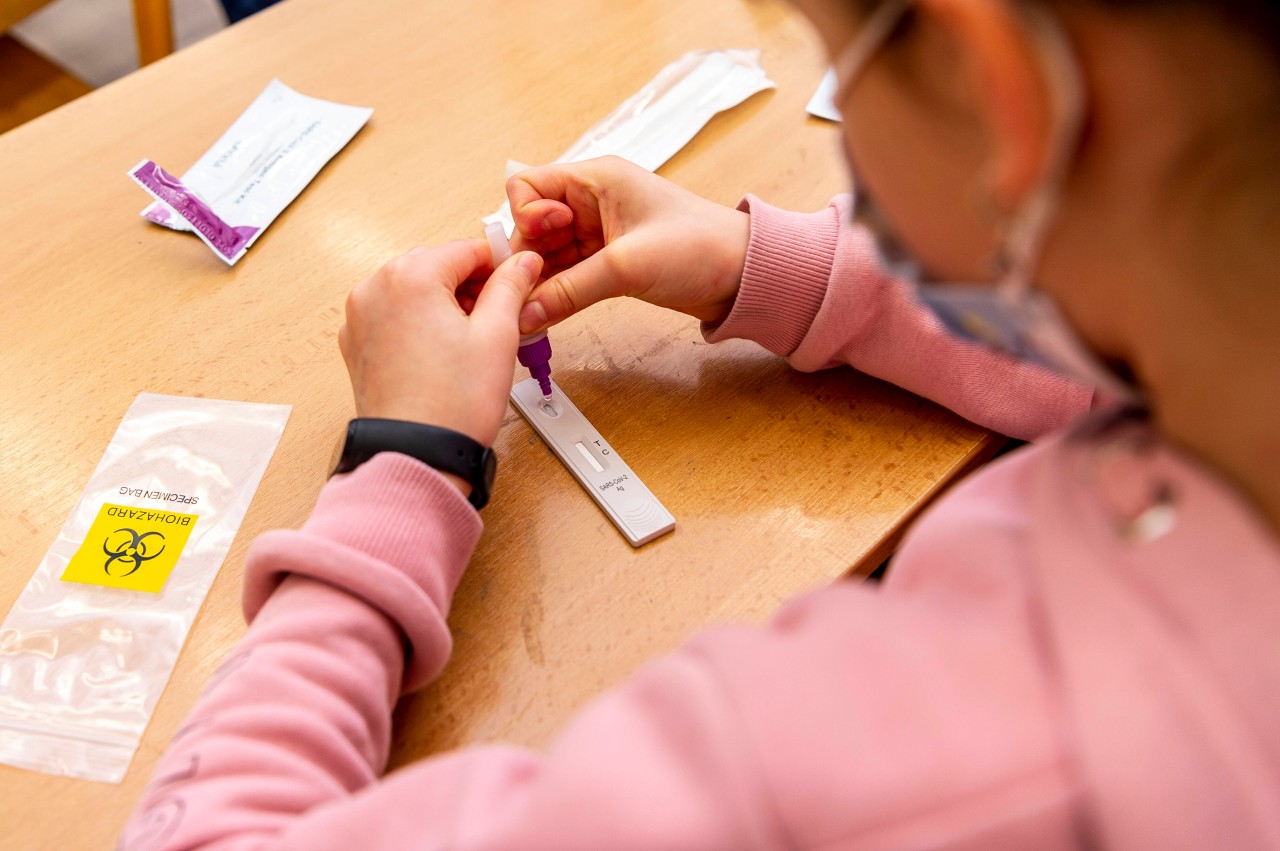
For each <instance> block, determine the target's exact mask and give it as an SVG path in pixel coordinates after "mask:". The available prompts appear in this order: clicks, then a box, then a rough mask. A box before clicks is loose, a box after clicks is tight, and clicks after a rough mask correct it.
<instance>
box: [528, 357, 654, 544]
mask: <svg viewBox="0 0 1280 851" xmlns="http://www.w3.org/2000/svg"><path fill="white" fill-rule="evenodd" d="M553 384H554V382H553ZM511 402H512V404H514V405H515V406H516V410H517V411H519V412H520V415H521V416H523V417H524V418H525V419H526V420H528V421H529V425H531V426H533V430H534V431H536V432H537V433H538V434H539V435H540V436H541V437H542V439H543V440H544V441H546V444H547V446H549V447H551V451H552V452H554V453H555V454H556V456H557V457H558V458H559V459H560V461H561V462H562V463H563V464H564V465H565V466H566V467H568V468H569V472H570V473H572V474H573V477H574V478H575V479H577V480H578V484H580V485H582V487H583V488H585V489H586V491H587V493H589V494H591V498H592V499H594V500H595V501H596V505H598V506H600V508H601V510H602V511H604V513H605V514H607V515H608V516H609V519H610V520H612V521H613V525H615V526H617V527H618V531H619V532H621V533H622V535H623V537H624V538H626V539H627V542H628V543H629V544H631V546H633V547H638V546H640V545H641V544H647V543H648V542H649V541H652V540H653V539H654V538H657V537H659V536H661V535H665V534H666V533H667V532H670V531H671V530H672V529H674V528H676V519H675V518H674V517H672V516H671V512H670V511H667V509H666V508H665V507H664V506H663V505H662V503H660V502H658V500H657V499H656V498H655V497H654V495H653V493H652V492H651V491H650V490H649V489H648V488H647V487H645V484H644V482H642V481H640V478H639V476H637V475H636V474H635V473H634V472H633V471H632V469H631V468H630V467H628V466H627V464H626V462H625V461H623V460H622V459H621V458H619V457H618V453H616V452H614V451H613V447H612V446H610V445H609V444H608V443H606V442H605V440H604V438H603V437H601V436H600V433H599V432H598V431H596V430H595V429H594V428H592V426H591V423H589V422H588V421H587V418H586V417H584V416H583V415H582V412H581V411H579V410H578V409H577V408H576V407H574V405H573V403H572V402H570V401H569V397H567V396H565V395H564V391H563V390H561V389H560V387H559V386H558V385H555V387H554V392H553V393H552V394H551V399H550V400H547V399H544V398H543V395H542V390H541V389H540V388H539V387H538V382H537V381H535V380H534V379H532V378H530V379H528V380H527V381H522V382H520V383H519V384H517V385H516V386H515V387H512V388H511Z"/></svg>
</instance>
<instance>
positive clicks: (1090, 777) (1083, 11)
mask: <svg viewBox="0 0 1280 851" xmlns="http://www.w3.org/2000/svg"><path fill="white" fill-rule="evenodd" d="M799 5H800V6H801V7H802V8H803V9H804V11H805V12H806V14H808V15H809V16H810V17H811V18H812V19H813V20H814V22H815V23H816V24H817V25H818V27H819V30H820V31H821V33H822V37H823V38H824V40H825V41H826V43H827V46H828V48H829V49H830V51H831V55H832V57H833V58H834V60H835V63H836V67H837V71H838V75H839V77H840V91H839V94H838V96H837V105H838V106H839V107H840V108H841V109H842V110H843V111H844V113H845V115H846V117H847V121H846V122H845V125H844V137H845V143H846V147H847V149H848V152H849V155H850V163H851V165H852V166H853V167H854V168H856V170H857V174H858V178H859V180H858V199H857V201H856V206H853V207H852V208H851V204H854V203H855V202H851V200H850V199H849V198H839V199H837V200H836V201H835V202H834V203H833V205H832V206H831V207H829V208H828V209H827V210H825V211H822V212H820V213H815V214H811V215H799V214H792V213H784V212H782V211H779V210H775V209H772V208H770V207H768V206H767V205H765V204H763V203H762V202H760V201H759V200H757V199H753V198H749V199H747V200H746V201H744V202H743V204H742V205H740V209H738V210H729V209H726V208H721V207H718V206H716V205H713V204H711V203H709V202H706V201H703V200H702V199H698V198H696V197H693V196H691V195H689V194H688V193H685V192H683V191H682V190H680V189H678V188H676V187H674V186H672V185H671V184H669V183H666V182H665V181H663V180H661V179H660V178H657V177H654V176H651V175H649V174H647V173H645V172H642V171H640V170H639V169H636V168H633V167H630V166H628V165H626V164H625V163H622V162H620V161H617V160H603V161H595V162H588V163H581V164H578V165H573V166H550V167H546V168H540V169H534V170H532V171H530V172H526V173H525V174H523V175H520V176H518V177H516V178H515V179H514V180H513V181H512V182H511V183H510V184H509V186H508V193H509V196H510V198H511V201H512V207H513V210H514V212H515V215H516V221H517V224H518V227H519V230H520V233H521V240H522V241H521V245H522V247H524V248H527V249H532V250H530V251H522V252H521V253H520V254H518V255H517V256H516V257H514V258H512V259H511V260H509V261H507V262H506V263H504V264H502V265H501V266H500V267H499V268H498V269H496V270H492V272H491V270H490V268H489V266H488V263H487V259H486V256H487V255H486V249H485V246H484V244H483V243H482V242H479V241H468V242H458V243H453V244H450V245H447V246H444V247H442V248H438V249H418V250H416V251H414V252H410V254H408V255H405V256H404V257H401V258H399V259H397V260H394V261H392V262H391V263H390V264H388V265H387V266H386V267H385V268H384V269H383V270H381V271H380V272H379V273H377V274H376V275H375V276H374V277H373V278H371V279H369V280H367V281H365V282H363V283H361V284H360V285H358V286H357V287H356V289H355V290H354V291H353V292H352V295H351V298H350V300H349V303H348V311H347V324H346V326H345V327H344V328H343V330H342V333H341V335H340V344H341V346H342V350H343V354H344V356H345V358H346V360H347V365H348V368H349V370H350V373H351V380H352V385H353V388H354V393H355V399H356V407H357V411H358V413H359V415H360V416H361V417H376V418H386V419H393V420H401V421H406V422H408V423H427V424H431V425H434V426H437V427H442V428H444V429H448V430H449V432H447V433H441V432H429V433H428V432H421V433H417V434H419V436H420V437H421V440H420V442H419V443H415V444H412V445H411V446H410V449H411V451H414V452H417V451H418V450H419V448H421V451H422V454H424V455H427V456H430V452H431V451H432V448H433V447H434V446H436V445H437V444H436V443H435V442H434V441H436V439H437V438H436V437H432V436H431V435H438V434H444V435H445V437H443V438H440V439H441V440H444V439H448V440H459V439H461V440H462V441H464V442H465V441H470V442H472V443H474V444H476V445H479V446H487V445H489V444H490V443H491V442H492V441H493V438H494V436H495V435H496V434H497V430H498V426H499V423H500V421H501V419H502V416H503V412H504V410H505V405H506V393H507V390H508V388H509V380H510V377H511V364H512V361H513V358H514V354H515V347H516V338H517V334H518V332H519V331H525V332H528V331H531V330H534V329H536V328H539V327H544V326H546V325H547V324H550V323H554V322H556V321H559V320H561V319H563V318H564V317H565V316H568V315H569V314H571V313H573V312H575V311H577V310H581V309H583V308H586V307H587V306H588V305H590V304H592V303H594V302H596V301H599V300H601V299H603V298H606V297H611V296H619V295H631V296H635V297H639V298H643V299H646V300H648V301H651V302H653V303H655V304H659V305H664V306H667V307H671V308H673V309H677V310H682V311H684V312H686V313H689V314H691V315H692V316H694V317H696V318H698V319H701V320H703V321H704V323H706V324H705V326H704V331H705V333H706V335H707V336H708V338H709V339H711V340H718V339H721V338H725V337H729V336H744V337H749V338H751V339H755V340H757V341H758V342H760V343H761V344H762V345H764V346H766V347H768V348H769V349H771V350H772V351H774V352H777V353H779V354H781V355H785V356H787V357H788V358H789V359H790V360H791V362H792V363H793V364H794V365H795V366H797V367H798V368H800V369H820V368H825V367H829V366H833V365H836V364H841V363H847V364H851V365H853V366H855V367H857V368H859V369H863V370H865V371H868V372H872V373H874V374H876V375H879V376H881V377H884V378H888V379H890V380H893V381H896V382H898V383H900V384H902V385H903V386H905V387H908V388H909V389H912V390H915V391H916V392H919V393H921V394H923V395H926V396H930V397H932V398H934V399H937V400H939V401H941V402H943V403H945V404H947V405H949V406H951V407H952V408H954V409H955V410H957V411H959V412H960V413H962V414H964V415H965V416H968V417H970V418H972V419H974V420H976V421H978V422H981V423H983V424H985V425H988V426H991V427H994V428H998V429H1000V430H1002V431H1004V432H1007V433H1010V434H1014V435H1017V436H1021V437H1027V438H1032V437H1038V436H1040V435H1043V434H1045V433H1046V432H1048V431H1051V430H1059V433H1058V434H1056V435H1055V436H1053V437H1051V438H1048V439H1046V440H1044V441H1041V442H1038V443H1036V444H1034V445H1032V446H1029V447H1026V448H1024V449H1022V450H1019V451H1018V452H1016V453H1013V454H1012V455H1011V456H1009V457H1008V458H1006V459H1003V460H1002V461H1001V462H999V463H997V464H993V465H992V466H991V467H989V468H988V469H986V470H984V471H982V472H981V473H979V474H976V475H974V476H972V477H971V478H970V479H969V480H967V481H966V482H965V483H963V484H962V485H960V486H959V487H957V488H956V489H955V490H954V491H953V492H951V493H950V494H948V495H947V496H946V497H945V498H944V499H942V500H941V501H940V502H939V503H938V504H937V505H936V506H935V507H934V508H933V509H932V510H930V511H929V512H927V514H926V516H924V517H923V518H922V519H921V520H920V521H919V522H918V523H917V524H916V526H915V528H914V529H913V531H912V533H911V534H910V535H909V536H908V539H907V541H906V542H905V544H904V545H903V547H902V549H901V550H900V552H899V554H898V556H897V558H896V560H895V566H894V570H893V571H892V572H891V573H890V575H889V577H888V579H887V581H886V582H885V583H884V586H883V587H882V588H878V589H877V588H871V587H864V586H860V585H856V584H852V583H837V584H835V585H833V586H832V587H830V588H827V589H824V590H822V591H819V592H816V593H813V594H810V595H808V596H806V597H804V598H803V599H800V600H798V601H795V602H793V603H791V604H789V605H788V606H786V607H785V608H784V609H783V611H782V612H781V613H780V614H779V615H778V617H777V618H776V620H775V621H774V622H773V624H772V625H771V626H769V627H767V628H764V629H756V628H746V627H729V628H721V629H716V630H712V631H709V632H708V633H706V634H704V635H702V636H700V637H697V638H695V639H693V640H692V641H691V642H690V643H689V644H688V645H686V646H685V648H683V649H682V650H681V651H680V652H678V653H676V654H674V655H672V656H671V657H669V658H666V659H663V660H660V661H657V662H655V663H653V664H651V665H650V666H648V667H647V668H646V669H644V670H643V671H642V672H641V673H640V674H638V675H637V676H636V677H635V678H634V679H633V680H632V681H630V682H629V683H627V684H625V685H623V686H622V687H621V688H618V689H616V690H615V691H613V692H611V693H609V694H606V695H604V696H603V697H601V698H600V699H599V700H597V701H596V702H595V703H594V704H592V705H591V706H589V707H588V708H586V709H585V710H584V711H583V712H582V713H581V714H580V716H579V717H578V718H577V719H576V720H575V721H573V722H572V723H571V724H570V725H569V726H568V728H567V729H566V730H565V731H564V732H563V733H562V735H561V736H560V737H559V739H558V740H557V742H556V743H555V745H554V746H553V747H551V748H550V749H549V751H548V753H546V754H545V755H538V754H532V753H528V752H525V751H521V750H518V749H515V748H507V747H494V746H490V747H476V748H469V749H466V750H463V751H460V752H458V753H453V754H446V755H441V756H439V757H436V758H434V759H430V760H426V761H423V762H421V763H418V764H416V765H414V766H411V767H408V768H406V769H404V770H402V771H399V772H397V773H396V774H395V775H393V776H392V777H389V778H387V779H386V780H382V781H380V780H379V779H378V775H379V773H380V772H381V770H382V769H383V767H384V765H385V761H386V757H387V749H388V742H389V726H390V712H391V709H392V707H393V705H394V703H395V700H396V698H397V696H398V695H399V694H401V693H402V692H404V691H408V690H412V689H416V688H419V687H421V686H422V685H424V684H425V683H427V682H429V681H430V680H431V679H432V678H433V677H435V676H436V675H437V674H438V673H439V671H440V670H441V668H442V667H443V665H444V662H445V659H446V658H447V656H448V653H449V646H450V642H449V634H448V630H447V627H446V625H445V617H446V614H447V612H448V607H449V601H450V597H451V594H452V591H453V588H454V587H455V585H456V583H457V581H458V579H459V577H460V575H461V573H462V571H463V569H464V568H465V565H466V561H467V559H468V557H469V555H470V553H471V551H472V548H473V546H474V544H475V541H476V539H477V537H478V536H479V534H480V520H479V517H478V515H477V513H476V511H475V510H474V509H473V508H472V507H471V505H469V504H468V497H471V498H473V499H474V500H475V501H476V502H482V501H483V491H484V490H485V488H486V486H487V482H486V481H485V480H484V479H483V477H477V476H476V475H475V474H474V472H473V471H470V470H468V469H462V468H458V469H454V470H451V471H446V472H437V471H436V470H435V469H433V468H432V467H430V466H428V465H427V464H424V463H423V462H421V461H420V460H416V459H415V458H411V457H407V456H406V455H404V454H399V453H397V452H392V451H382V452H376V449H377V448H378V447H377V446H374V447H373V450H374V451H366V452H365V453H364V455H371V457H368V458H367V459H366V458H365V457H364V455H361V454H360V453H355V455H353V456H352V457H349V458H348V459H347V460H348V461H350V462H351V463H349V464H347V466H348V467H350V466H354V471H352V472H348V473H345V474H343V475H339V476H335V477H334V479H333V480H332V481H331V482H330V483H329V485H328V486H327V487H326V488H325V490H324V491H323V493H322V494H321V496H320V498H319V501H318V503H317V505H316V509H315V512H314V513H313V515H312V517H311V519H310V520H309V521H308V522H307V524H306V525H305V526H304V527H303V528H302V529H301V530H299V531H279V532H273V533H270V534H267V535H265V536H263V537H262V538H261V539H259V540H258V541H257V542H256V543H255V545H254V547H253V549H252V551H251V553H250V556H249V560H248V565H247V575H246V588H245V607H246V613H247V615H248V617H249V618H250V620H251V622H252V626H251V628H250V630H249V633H248V635H247V636H246V637H245V639H244V641H243V643H242V644H241V646H240V648H239V649H238V650H237V651H236V652H235V653H233V654H232V656H231V657H230V658H229V659H228V660H227V662H226V663H224V665H223V667H222V668H221V670H220V672H219V674H218V676H217V677H216V678H215V680H214V682H213V683H212V684H211V685H210V687H209V689H208V691H207V692H206V694H205V695H204V696H203V697H202V698H201V700H200V702H199V703H198V704H197V706H196V707H195V709H194V710H193V712H192V715H191V718H190V719H189V721H188V723H187V724H186V726H185V727H184V728H183V729H182V730H181V731H180V732H179V734H178V735H177V736H176V737H175V739H174V742H173V744H172V745H171V746H170V749H169V751H168V753H167V754H166V755H165V757H164V758H163V759H162V761H161V763H160V765H159V767H158V768H157V771H156V776H155V779H154V781H153V783H152V786H151V788H150V789H149V790H148V792H147V794H146V796H145V798H144V800H143V801H142V803H141V804H140V806H139V809H138V812H137V813H136V814H135V816H134V818H133V820H132V821H131V823H130V825H129V827H128V828H127V830H126V833H125V836H124V838H123V840H122V847H124V848H126V849H138V848H193V847H218V848H304V849H321V848H342V849H349V848H360V849H375V848H388V849H390V848H451V849H500V848H512V849H515V848H519V849H530V848H548V849H569V848H582V849H626V848H636V849H671V848H724V849H746V848H761V849H763V848H823V849H828V848H829V849H836V848H947V849H960V848H973V849H976V848H983V849H993V848H1036V849H1058V848H1063V849H1065V848H1098V847H1106V848H1113V849H1137V848H1141V849H1162V850H1163V849H1175V848H1230V849H1255V848H1280V723H1278V722H1277V718H1278V717H1280V715H1278V712H1280V654H1277V653H1276V652H1275V647H1274V638H1275V631H1274V627H1273V624H1274V622H1275V613H1276V612H1277V611H1278V610H1280V547H1278V546H1277V542H1276V531H1277V528H1280V475H1277V474H1278V473H1280V428H1277V426H1278V425H1280V410H1277V408H1278V406H1280V394H1277V392H1276V388H1277V387H1280V351H1277V350H1278V349H1280V334H1277V325H1278V321H1277V320H1278V319H1280V287H1277V286H1276V282H1275V281H1276V278H1275V276H1276V271H1275V270H1276V269H1277V268H1278V265H1277V259H1280V258H1277V254H1280V215H1278V214H1277V209H1278V207H1277V198H1278V197H1280V194H1278V193H1277V189H1278V188H1280V166H1278V164H1280V150H1277V149H1278V148H1280V133H1277V132H1276V130H1277V127H1276V125H1277V123H1280V109H1277V107H1276V104H1277V103H1280V100H1278V95H1280V65H1278V64H1277V59H1276V56H1277V53H1276V50H1277V47H1276V45H1277V42H1278V41H1280V24H1278V23H1277V15H1276V12H1275V9H1274V8H1273V6H1272V4H1271V2H1270V0H1220V2H1216V3H1215V2H1207V0H1206V2H1195V0H1185V2H1171V3H1155V2H1141V0H1078V2H1067V0H1056V2H1054V1H1053V0H1050V1H1049V2H1035V0H916V2H915V3H908V2H899V0H867V2H865V3H861V2H852V0H802V1H801V2H800V4H799ZM850 213H852V215H853V217H854V218H856V219H857V221H859V222H860V223H861V224H856V225H855V224H851V223H849V222H848V219H849V217H850ZM876 253H879V254H880V255H881V256H882V257H883V259H884V261H885V263H886V264H888V267H889V268H892V269H893V270H894V271H895V272H896V273H897V274H896V276H888V275H885V274H883V273H882V272H880V271H879V270H878V269H877V268H876V265H875V262H874V259H873V258H874V256H875V254H876ZM544 263H545V268H544ZM920 270H923V271H920ZM544 273H545V274H544ZM540 275H542V277H543V280H542V281H541V283H538V284H537V285H536V287H535V282H536V281H538V280H539V276H540ZM939 279H945V280H953V281H963V282H970V283H969V284H968V285H961V286H956V285H946V284H941V283H939V282H938V281H939ZM939 320H941V321H939ZM518 326H519V327H518ZM975 336H977V337H981V338H982V340H983V341H984V342H975V341H974V340H972V339H970V338H972V337H975ZM992 346H998V347H1000V348H1003V349H1005V350H1006V351H1008V352H1010V353H1011V354H1002V353H999V352H997V351H996V350H995V348H992ZM460 360H465V361H466V362H467V363H468V364H469V368H468V370H466V376H465V379H464V378H463V377H462V376H461V375H460V374H459V373H460V372H461V371H459V370H451V369H441V368H435V366H436V365H437V364H444V363H456V362H458V361H460ZM1028 361H1034V362H1028ZM1046 367H1049V368H1046ZM1051 370H1052V371H1051ZM1063 374H1066V375H1069V376H1071V378H1070V379H1069V378H1065V377H1063ZM1091 387H1099V388H1101V390H1102V393H1101V396H1102V397H1103V398H1105V399H1108V400H1109V402H1110V403H1109V404H1104V405H1102V406H1101V408H1102V409H1101V410H1098V411H1095V412H1094V413H1092V414H1088V415H1087V416H1085V415H1086V413H1087V412H1088V409H1089V408H1090V407H1091V405H1092V403H1093V397H1094V393H1093V390H1092V389H1091ZM1082 416H1084V417H1085V418H1084V420H1083V422H1077V423H1075V424H1074V425H1071V426H1069V427H1068V428H1066V429H1065V430H1061V428H1062V427H1063V426H1066V425H1067V424H1068V423H1069V422H1070V421H1072V420H1075V419H1078V418H1079V417H1082ZM414 433H415V432H413V431H412V427H410V431H408V432H405V434H414ZM454 433H456V434H454ZM451 435H452V436H451ZM458 435H460V436H461V437H460V438H459V437H458ZM460 445H462V444H460ZM467 445H470V444H467ZM384 448H386V447H384ZM365 449H366V450H368V449H369V447H365ZM361 461H363V463H360V462H361ZM441 466H447V465H444V464H443V463H442V464H441ZM406 646H407V648H408V649H407V650H406Z"/></svg>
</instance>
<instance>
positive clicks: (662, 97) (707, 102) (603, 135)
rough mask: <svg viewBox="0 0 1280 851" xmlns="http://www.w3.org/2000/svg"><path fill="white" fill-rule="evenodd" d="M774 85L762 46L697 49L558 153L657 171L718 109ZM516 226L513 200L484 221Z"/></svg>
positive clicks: (564, 159)
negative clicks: (616, 159)
mask: <svg viewBox="0 0 1280 851" xmlns="http://www.w3.org/2000/svg"><path fill="white" fill-rule="evenodd" d="M772 88H774V82H773V80H770V79H769V77H768V76H767V75H766V74H765V72H764V68H762V67H761V66H760V51H758V50H697V51H693V52H690V53H686V54H685V55H684V56H682V57H680V58H679V59H677V60H676V61H675V62H672V63H671V64H670V65H668V66H667V67H665V68H663V69H662V70H661V71H659V72H658V75H657V76H656V77H654V78H653V79H652V80H650V81H649V82H648V83H646V84H645V85H644V87H643V88H641V89H640V91H638V92H636V93H635V94H634V95H632V96H631V97H629V98H628V99H627V100H625V101H623V102H622V104H621V105H620V106H619V107H618V108H617V109H615V110H614V111H613V112H611V113H609V114H608V115H607V116H605V117H604V118H603V119H602V120H601V121H599V122H598V123H597V124H596V125H595V126H594V127H592V128H591V129H590V130H588V131H587V132H586V133H584V134H583V135H582V136H581V137H580V138H579V139H578V141H576V142H574V143H573V144H572V145H570V146H569V149H568V150H566V151H565V152H564V153H563V154H561V155H560V156H559V157H557V158H556V159H555V162H558V163H576V162H581V161H583V160H589V159H594V158H595V157H603V156H607V155H610V154H614V155H617V156H620V157H622V158H624V159H627V160H630V161H631V162H633V163H635V164H636V165H638V166H641V167H643V168H646V169H648V170H649V171H656V170H657V169H658V168H659V167H660V166H661V165H662V164H663V163H665V162H666V161H667V160H669V159H671V158H672V157H673V156H675V154H676V152H677V151H679V150H680V149H681V148H683V147H684V146H685V145H687V144H689V140H691V139H692V138H693V137H694V136H696V135H697V134H698V131H699V130H701V129H702V128H703V127H704V126H706V124H707V122H708V121H710V120H711V119H712V118H713V117H714V116H715V115H716V114H717V113H720V112H724V111H725V110H726V109H730V108H732V107H735V106H737V105H738V104H740V103H742V102H743V101H744V100H746V99H747V98H749V97H751V96H752V95H754V94H756V93H757V92H762V91H764V90H765V89H772ZM490 222H502V226H503V227H504V228H506V231H507V236H508V237H510V236H511V234H512V232H513V231H514V230H515V221H514V220H513V219H512V218H511V205H510V203H509V202H503V204H502V206H501V207H500V208H499V209H498V210H497V212H495V213H493V214H491V215H488V216H485V218H484V223H485V224H489V223H490Z"/></svg>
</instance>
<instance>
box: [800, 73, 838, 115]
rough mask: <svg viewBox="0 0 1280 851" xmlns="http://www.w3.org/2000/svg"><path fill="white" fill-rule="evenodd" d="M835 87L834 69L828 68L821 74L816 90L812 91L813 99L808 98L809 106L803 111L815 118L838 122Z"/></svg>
mask: <svg viewBox="0 0 1280 851" xmlns="http://www.w3.org/2000/svg"><path fill="white" fill-rule="evenodd" d="M836 85H837V81H836V69H834V68H828V69H827V73H825V74H823V75H822V79H821V80H820V81H819V82H818V88H816V89H814V91H813V97H811V98H809V105H808V106H806V107H805V111H806V112H808V113H809V114H810V115H812V116H815V117H817V118H825V119H826V120H827V121H835V122H837V123H838V122H840V121H841V117H840V110H839V109H837V108H836V105H835V101H834V98H835V96H836Z"/></svg>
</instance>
